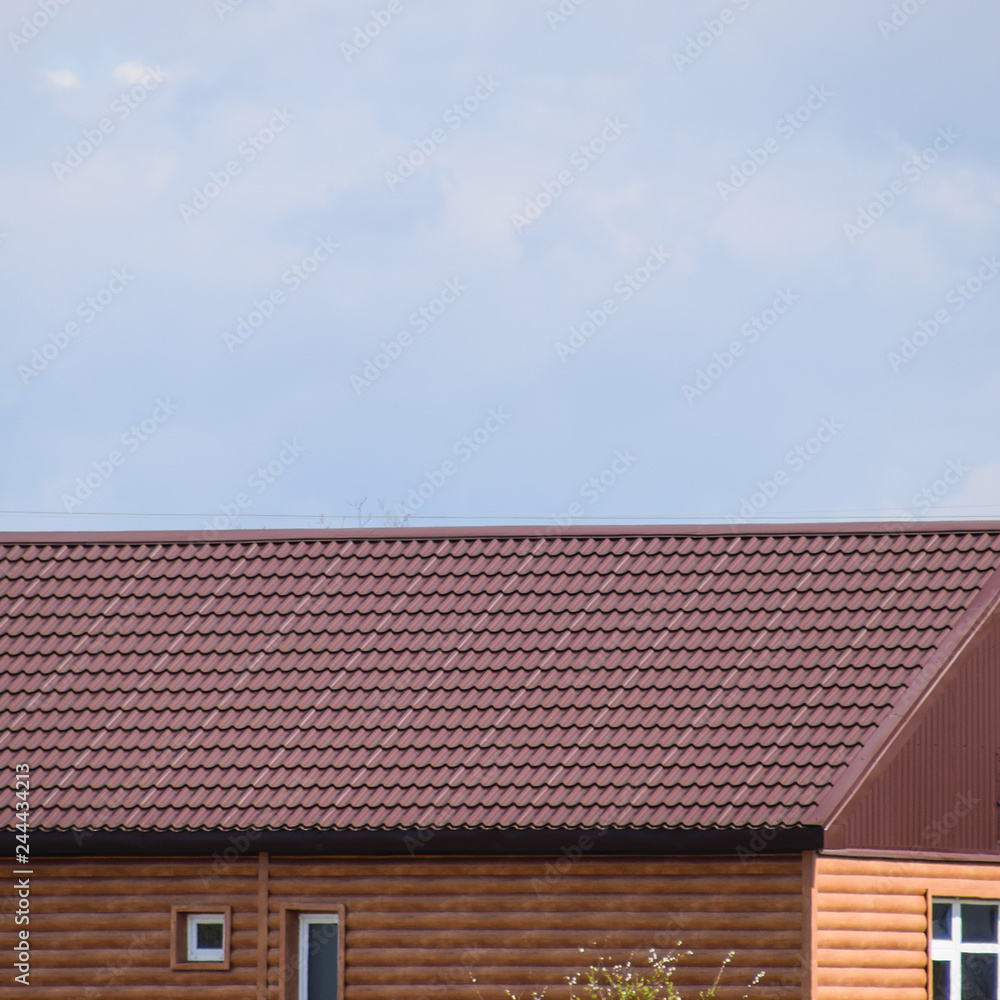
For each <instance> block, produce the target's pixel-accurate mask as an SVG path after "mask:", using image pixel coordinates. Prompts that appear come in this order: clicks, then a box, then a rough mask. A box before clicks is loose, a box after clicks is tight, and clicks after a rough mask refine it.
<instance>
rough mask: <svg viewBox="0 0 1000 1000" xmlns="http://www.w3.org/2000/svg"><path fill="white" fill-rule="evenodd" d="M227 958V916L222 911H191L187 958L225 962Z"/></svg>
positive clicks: (193, 960) (190, 959)
mask: <svg viewBox="0 0 1000 1000" xmlns="http://www.w3.org/2000/svg"><path fill="white" fill-rule="evenodd" d="M225 958H226V918H225V915H224V914H222V913H189V914H188V918H187V960H188V961H189V962H223V961H225Z"/></svg>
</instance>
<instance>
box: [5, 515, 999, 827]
mask: <svg viewBox="0 0 1000 1000" xmlns="http://www.w3.org/2000/svg"><path fill="white" fill-rule="evenodd" d="M998 556H1000V527H996V526H990V525H982V524H980V525H972V526H962V525H954V524H953V525H947V526H941V525H934V526H925V527H921V528H916V527H912V526H910V527H907V526H898V525H897V526H893V527H884V526H883V527H881V528H879V527H865V526H859V525H849V526H816V525H813V526H795V527H786V528H777V527H770V528H751V529H745V528H740V529H737V528H729V529H727V528H705V529H700V528H695V529H678V528H631V529H578V528H573V529H568V528H566V529H548V530H543V529H534V530H527V529H525V530H514V529H511V530H507V529H484V530H475V529H454V530H430V531H418V530H408V529H397V530H387V531H381V532H377V531H367V532H351V531H343V532H325V533H311V534H310V533H306V534H302V533H298V534H296V533H292V532H273V531H272V532H256V533H243V532H241V533H226V534H223V535H221V536H216V537H215V538H198V537H194V536H190V535H182V534H179V533H177V534H171V533H160V534H157V535H151V534H142V535H134V534H133V535H88V536H83V535H78V536H73V535H60V536H55V535H48V536H6V537H5V536H0V579H2V586H0V591H2V592H0V673H2V674H3V676H2V677H0V690H2V692H3V694H2V696H0V697H2V702H0V715H2V726H0V734H2V735H0V763H2V765H3V767H5V768H7V767H8V766H9V765H12V764H13V763H15V762H18V761H25V762H28V763H30V764H31V766H32V771H33V776H34V777H33V780H34V781H36V782H37V784H38V786H39V790H38V791H36V792H35V795H34V799H33V810H34V811H33V822H34V823H35V824H37V825H38V826H39V827H42V828H45V829H71V828H72V829H78V830H79V829H112V828H118V829H146V830H150V829H157V830H168V829H175V830H176V829H206V828H219V827H222V828H241V827H242V828H245V827H257V828H272V829H294V828H310V827H327V828H337V829H358V828H383V827H393V828H398V827H408V826H450V827H467V826H468V827H494V828H495V827H502V828H508V827H515V828H525V827H549V826H560V827H564V826H572V827H576V826H597V825H613V826H626V827H675V828H676V827H685V828H690V827H726V826H736V825H739V826H742V825H778V824H785V825H791V824H800V823H808V822H814V821H815V819H816V817H815V808H816V804H817V802H818V800H819V799H820V797H821V796H822V795H824V793H826V794H827V796H829V794H830V791H831V789H832V788H833V787H834V785H835V783H836V782H837V780H838V778H839V777H841V776H843V775H844V774H845V773H847V771H848V768H849V767H850V765H851V764H852V762H854V763H855V765H857V761H858V759H859V754H861V753H862V752H863V749H864V747H865V746H866V744H870V743H871V740H872V738H873V734H875V733H876V731H877V730H878V727H879V726H880V724H881V725H882V726H883V728H884V726H885V724H886V720H887V719H889V718H890V713H892V712H893V710H894V709H896V710H899V708H900V705H901V704H902V702H903V701H904V700H905V699H906V697H907V696H908V695H907V689H908V687H910V688H912V686H913V684H914V679H915V678H917V677H918V676H919V675H920V671H921V667H923V666H925V665H926V664H927V662H928V660H929V658H930V657H932V656H934V655H938V656H939V655H940V654H941V653H942V651H946V649H947V647H948V644H949V643H953V642H955V641H956V635H957V632H956V629H957V628H958V625H959V624H960V622H961V621H962V620H963V616H964V618H965V620H967V619H968V618H969V615H970V614H972V613H973V612H974V611H975V610H976V607H978V606H980V605H982V604H983V603H984V602H986V601H991V600H992V599H993V596H994V595H995V592H996V590H997V585H998V582H1000V574H997V566H998V565H1000V558H998Z"/></svg>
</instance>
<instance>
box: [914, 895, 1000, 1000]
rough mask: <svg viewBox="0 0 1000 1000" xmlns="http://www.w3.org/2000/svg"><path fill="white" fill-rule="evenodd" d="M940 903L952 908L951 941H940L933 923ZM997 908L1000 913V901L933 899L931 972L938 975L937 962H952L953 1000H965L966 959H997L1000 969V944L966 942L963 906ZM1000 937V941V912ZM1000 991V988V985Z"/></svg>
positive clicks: (996, 942) (999, 916) (953, 898)
mask: <svg viewBox="0 0 1000 1000" xmlns="http://www.w3.org/2000/svg"><path fill="white" fill-rule="evenodd" d="M938 903H950V904H951V938H950V939H945V938H936V937H934V936H933V934H934V929H933V924H931V920H932V919H933V912H934V911H933V906H934V905H936V904H938ZM963 905H965V906H996V907H998V909H1000V900H996V899H969V898H967V897H965V896H932V897H931V907H932V909H931V913H930V914H928V917H929V918H930V919H929V920H928V924H929V925H930V926H928V928H927V933H928V934H929V935H930V936H931V948H930V951H931V963H932V965H931V968H930V970H929V971H930V973H931V975H933V973H934V967H933V963H934V962H948V963H949V964H950V965H951V975H950V977H949V978H950V980H951V992H950V994H949V1000H962V955H996V956H997V965H998V966H1000V941H994V942H987V941H982V942H973V941H963V940H962V906H963ZM997 934H998V937H1000V912H998V927H997ZM998 989H1000V984H998Z"/></svg>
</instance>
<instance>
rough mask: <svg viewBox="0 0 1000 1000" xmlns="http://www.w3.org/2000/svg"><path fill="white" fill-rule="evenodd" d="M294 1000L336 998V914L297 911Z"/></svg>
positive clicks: (337, 962) (338, 927) (337, 981)
mask: <svg viewBox="0 0 1000 1000" xmlns="http://www.w3.org/2000/svg"><path fill="white" fill-rule="evenodd" d="M298 958H299V996H298V1000H339V998H338V996H337V994H338V992H339V989H340V917H339V916H338V915H337V914H336V913H300V914H299V956H298Z"/></svg>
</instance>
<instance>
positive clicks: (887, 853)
mask: <svg viewBox="0 0 1000 1000" xmlns="http://www.w3.org/2000/svg"><path fill="white" fill-rule="evenodd" d="M820 854H821V855H822V856H823V857H824V858H871V859H872V860H875V861H884V860H889V861H897V860H898V861H938V862H940V863H941V864H947V863H949V862H951V863H952V864H954V863H955V862H956V861H972V862H975V863H978V864H990V865H995V864H1000V850H998V851H997V853H995V854H963V853H961V852H958V851H956V852H955V853H954V854H948V853H946V852H944V851H891V850H888V849H886V850H882V849H880V848H878V847H838V848H836V849H834V850H824V851H820Z"/></svg>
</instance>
